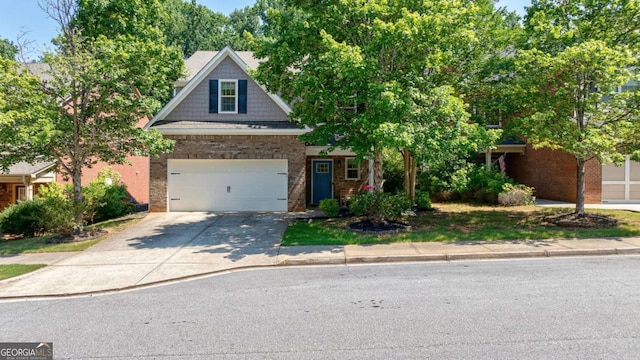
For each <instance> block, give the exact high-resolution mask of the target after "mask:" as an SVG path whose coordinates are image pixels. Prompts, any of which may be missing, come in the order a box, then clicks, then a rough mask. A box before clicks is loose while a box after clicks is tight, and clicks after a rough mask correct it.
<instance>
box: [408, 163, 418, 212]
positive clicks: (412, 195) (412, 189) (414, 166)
mask: <svg viewBox="0 0 640 360" xmlns="http://www.w3.org/2000/svg"><path fill="white" fill-rule="evenodd" d="M409 165H410V166H411V169H410V171H409V182H410V186H409V192H408V193H407V195H408V196H409V199H410V200H411V202H413V203H415V200H416V176H417V173H418V162H417V161H416V158H414V157H411V161H410V164H409Z"/></svg>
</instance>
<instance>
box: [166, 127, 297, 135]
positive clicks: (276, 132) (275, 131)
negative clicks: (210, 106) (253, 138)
mask: <svg viewBox="0 0 640 360" xmlns="http://www.w3.org/2000/svg"><path fill="white" fill-rule="evenodd" d="M158 131H160V133H161V134H162V135H302V134H306V133H307V132H309V130H307V129H171V128H164V129H158Z"/></svg>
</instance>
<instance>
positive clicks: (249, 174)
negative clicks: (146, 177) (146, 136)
mask: <svg viewBox="0 0 640 360" xmlns="http://www.w3.org/2000/svg"><path fill="white" fill-rule="evenodd" d="M168 172H169V183H168V192H169V201H170V204H169V210H170V211H287V203H288V202H287V195H288V186H287V182H288V178H287V160H170V161H169V164H168Z"/></svg>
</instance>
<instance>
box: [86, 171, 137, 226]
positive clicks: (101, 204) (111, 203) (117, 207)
mask: <svg viewBox="0 0 640 360" xmlns="http://www.w3.org/2000/svg"><path fill="white" fill-rule="evenodd" d="M119 181H120V174H118V173H117V172H116V171H114V170H113V169H112V168H110V167H107V168H104V169H102V170H100V172H99V173H98V178H97V179H96V180H94V181H92V182H91V183H89V185H87V186H86V187H84V189H83V192H84V199H85V208H84V213H85V218H86V220H87V222H89V223H94V222H99V221H104V220H109V219H114V218H118V217H121V216H124V215H127V214H131V213H133V212H134V205H133V204H131V203H129V202H128V201H126V200H127V199H128V198H129V193H128V192H127V187H126V186H125V185H124V184H121V183H119Z"/></svg>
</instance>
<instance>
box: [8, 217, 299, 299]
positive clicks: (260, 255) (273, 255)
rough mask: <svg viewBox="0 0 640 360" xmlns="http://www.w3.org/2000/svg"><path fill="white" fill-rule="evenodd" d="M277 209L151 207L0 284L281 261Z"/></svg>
mask: <svg viewBox="0 0 640 360" xmlns="http://www.w3.org/2000/svg"><path fill="white" fill-rule="evenodd" d="M286 227H287V220H286V218H285V216H284V215H283V214H277V213H204V212H201V213H151V214H149V215H148V216H147V217H146V218H145V219H143V220H142V221H140V222H139V223H138V224H136V225H134V226H132V227H129V228H128V229H126V230H124V231H122V232H120V233H118V234H115V235H113V236H111V237H110V238H109V239H107V240H105V241H103V242H101V243H99V244H97V245H95V246H93V247H91V248H90V249H87V250H85V251H83V252H81V253H78V254H76V255H73V256H70V257H68V258H66V259H63V260H61V261H58V262H56V263H54V264H52V265H50V266H48V267H46V268H44V269H41V270H38V271H35V272H33V273H29V274H26V275H24V276H20V277H17V278H14V279H9V280H6V281H3V282H2V283H0V297H8V296H11V297H13V296H36V295H63V294H72V293H75V294H78V293H84V292H95V291H105V290H115V289H123V288H128V287H132V286H136V285H143V284H150V283H155V282H160V281H166V280H171V279H178V278H183V277H188V276H192V275H196V274H206V273H211V272H216V271H220V270H224V269H229V268H238V267H250V266H267V265H275V264H276V261H277V256H278V250H279V246H280V240H281V239H282V235H283V233H284V230H285V229H286Z"/></svg>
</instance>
